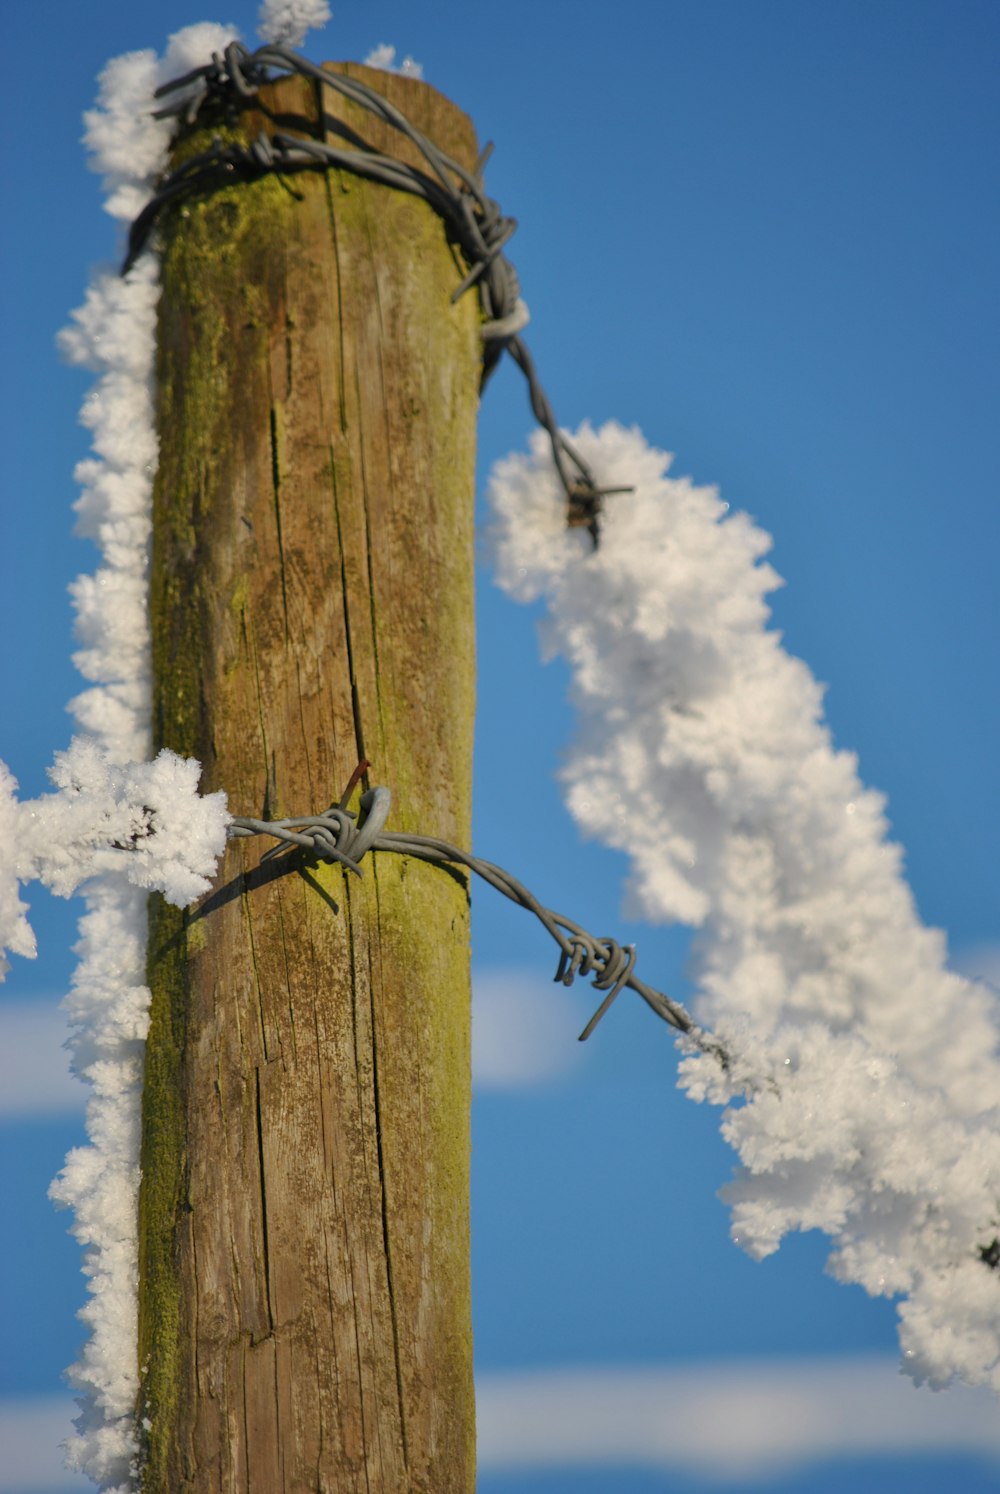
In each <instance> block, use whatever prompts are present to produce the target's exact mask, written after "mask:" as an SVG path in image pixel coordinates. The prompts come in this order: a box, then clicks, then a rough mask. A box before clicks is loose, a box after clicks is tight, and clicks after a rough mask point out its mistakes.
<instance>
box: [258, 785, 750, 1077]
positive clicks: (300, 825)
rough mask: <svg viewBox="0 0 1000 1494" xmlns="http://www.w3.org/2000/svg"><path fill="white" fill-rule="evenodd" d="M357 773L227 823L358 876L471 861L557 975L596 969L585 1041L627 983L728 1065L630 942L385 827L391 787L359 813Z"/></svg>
mask: <svg viewBox="0 0 1000 1494" xmlns="http://www.w3.org/2000/svg"><path fill="white" fill-rule="evenodd" d="M364 766H365V767H366V766H367V764H365V765H364ZM360 776H361V767H360V766H359V770H358V772H357V773H356V774H355V775H354V777H353V778H352V780H351V782H350V783H349V784H348V786H347V788H346V789H345V791H344V794H343V795H342V797H341V799H340V802H339V804H335V805H333V806H331V808H329V809H327V810H324V811H323V812H322V813H320V814H315V815H303V816H300V817H297V818H294V819H284V820H271V821H268V820H258V819H247V818H243V817H240V816H237V817H235V818H234V819H233V820H232V821H231V823H230V827H229V833H230V835H231V836H234V837H244V836H251V835H269V836H272V837H273V838H274V840H275V841H276V842H277V844H276V845H273V846H272V847H271V848H270V849H269V850H268V851H265V853H264V856H263V858H262V859H263V860H264V861H274V860H275V859H277V858H279V857H281V856H288V855H292V854H294V853H295V852H296V851H306V852H308V853H309V854H310V855H312V856H315V857H319V858H322V859H329V860H334V861H338V862H340V863H341V864H342V865H343V866H345V867H346V868H347V870H348V871H351V872H354V873H355V875H356V876H361V875H362V871H361V865H360V863H361V860H362V857H364V856H365V855H366V854H367V853H368V852H369V851H373V852H393V853H395V854H396V855H399V856H415V857H417V858H418V859H419V860H421V861H429V862H431V863H432V864H434V865H437V866H464V867H467V868H468V870H469V871H472V872H475V874H476V876H477V877H481V878H482V880H483V881H484V882H488V883H489V885H490V886H491V887H494V888H496V890H497V892H500V893H502V894H503V895H504V897H506V898H509V899H510V901H511V902H512V903H516V904H517V905H518V907H520V908H526V909H527V910H528V912H529V913H533V914H534V915H535V917H536V918H537V919H538V921H539V923H541V924H542V926H543V927H544V928H545V929H546V931H547V932H548V933H549V934H550V935H551V936H552V938H553V939H554V940H555V942H556V944H557V945H558V946H559V965H558V968H557V970H556V974H555V979H556V980H557V981H560V982H562V984H563V985H567V986H569V985H572V983H573V981H574V979H575V978H576V976H577V975H583V976H586V975H593V977H594V980H593V985H594V987H595V989H596V990H598V991H604V992H605V993H606V994H605V997H604V1000H603V1001H602V1002H601V1004H600V1006H599V1007H598V1008H597V1011H596V1012H595V1013H594V1015H593V1016H592V1017H591V1019H590V1021H589V1022H588V1023H587V1025H586V1026H585V1027H584V1029H583V1031H582V1032H581V1033H580V1041H581V1042H585V1041H586V1039H587V1038H589V1037H590V1034H591V1033H592V1032H593V1030H594V1028H595V1027H596V1026H597V1024H598V1022H600V1020H601V1018H602V1017H603V1016H604V1015H605V1013H606V1012H607V1011H608V1009H609V1007H610V1006H611V1004H612V1002H613V1001H614V1000H615V999H616V997H617V996H618V995H619V994H620V992H622V991H623V990H625V988H626V987H628V989H630V990H632V991H635V992H636V994H637V995H639V996H641V997H642V999H643V1001H645V1003H646V1005H647V1006H648V1007H649V1008H650V1010H651V1011H654V1012H655V1013H656V1015H657V1016H658V1017H660V1018H661V1020H662V1021H664V1022H667V1023H669V1025H670V1026H671V1027H675V1028H676V1029H677V1030H678V1031H679V1032H682V1033H684V1035H685V1036H686V1037H688V1038H689V1039H690V1040H691V1041H692V1042H693V1043H695V1045H696V1046H697V1047H698V1048H700V1049H701V1050H702V1051H703V1052H706V1053H711V1054H713V1055H714V1056H715V1057H716V1058H717V1059H718V1060H719V1062H720V1063H721V1064H722V1065H723V1067H726V1066H727V1064H728V1059H727V1056H726V1054H725V1051H724V1049H723V1048H722V1047H721V1045H720V1044H719V1043H718V1042H716V1041H715V1040H714V1039H713V1038H712V1037H710V1035H709V1034H708V1033H706V1032H704V1031H703V1030H702V1028H700V1027H699V1026H698V1024H697V1023H696V1022H695V1020H694V1018H693V1017H692V1016H691V1014H690V1013H689V1012H688V1011H687V1010H686V1009H685V1008H684V1007H683V1006H682V1005H681V1003H680V1002H679V1001H674V1000H673V999H672V998H671V997H670V996H665V995H664V994H663V992H662V991H657V990H655V989H654V987H652V986H648V985H647V984H646V982H645V981H642V980H639V978H638V977H637V976H636V974H635V962H636V957H635V948H634V947H633V946H632V945H621V944H619V943H618V942H617V940H615V939H611V938H608V937H601V938H595V937H594V935H593V934H590V933H588V932H587V930H586V929H584V928H582V927H581V926H580V924H578V923H574V921H573V920H572V919H571V918H566V917H565V916H564V915H563V914H561V913H554V912H553V911H552V909H551V908H546V907H544V906H543V905H542V904H541V903H540V902H539V901H538V899H537V898H536V897H535V895H534V893H532V892H529V890H528V888H527V887H525V885H524V883H523V882H519V881H518V879H517V878H516V877H514V876H512V875H511V874H510V872H508V871H505V870H504V869H503V867H500V866H497V865H495V863H494V862H492V861H484V860H483V859H482V857H480V856H473V855H472V854H471V852H469V851H463V850H462V849H461V848H460V847H459V846H454V845H450V844H449V843H448V842H447V841H445V840H439V839H438V838H437V837H436V836H433V835H409V834H400V833H398V832H395V831H391V830H386V829H384V826H385V823H386V821H387V819H388V816H389V810H390V808H391V804H392V795H391V793H390V791H389V790H388V789H387V788H384V787H380V786H376V787H373V788H369V789H367V790H366V791H365V793H363V794H362V795H361V800H360V804H359V812H358V814H357V816H355V815H354V814H353V813H352V812H351V811H350V810H349V809H348V808H347V803H348V800H349V798H350V795H351V791H352V789H353V787H354V784H355V783H356V781H357V779H358V778H359V777H360Z"/></svg>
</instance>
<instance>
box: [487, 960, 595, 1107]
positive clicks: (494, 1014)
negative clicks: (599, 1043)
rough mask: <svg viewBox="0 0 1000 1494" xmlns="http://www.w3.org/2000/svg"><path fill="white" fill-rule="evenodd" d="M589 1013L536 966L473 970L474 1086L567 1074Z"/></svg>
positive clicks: (577, 1057)
mask: <svg viewBox="0 0 1000 1494" xmlns="http://www.w3.org/2000/svg"><path fill="white" fill-rule="evenodd" d="M598 1000H599V997H595V1000H594V1002H593V1003H592V1005H593V1006H596V1005H597V1003H598ZM590 1014H591V1008H590V1006H587V1005H586V1003H584V1005H580V1003H579V1002H577V1001H574V1000H573V998H572V997H571V996H570V994H569V992H568V991H567V989H566V987H565V986H562V985H557V984H556V982H555V981H553V980H552V979H551V978H549V979H546V977H545V976H544V975H542V974H540V972H539V971H538V970H521V969H518V968H516V967H506V966H499V967H494V968H489V969H479V970H473V972H472V1082H473V1084H474V1085H475V1086H476V1088H477V1089H519V1088H521V1087H523V1086H530V1085H536V1084H544V1083H545V1082H546V1081H547V1080H551V1079H558V1078H561V1077H562V1076H563V1075H565V1074H568V1073H569V1072H570V1071H571V1070H572V1069H573V1068H575V1067H576V1065H577V1064H579V1063H580V1062H581V1061H582V1059H583V1057H584V1054H583V1051H582V1049H581V1047H580V1044H579V1043H578V1042H577V1038H578V1037H579V1034H580V1031H581V1029H582V1028H583V1026H584V1025H585V1023H586V1021H587V1019H588V1017H589V1016H590Z"/></svg>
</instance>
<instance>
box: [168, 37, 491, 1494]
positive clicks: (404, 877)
mask: <svg viewBox="0 0 1000 1494" xmlns="http://www.w3.org/2000/svg"><path fill="white" fill-rule="evenodd" d="M338 70H340V71H345V72H349V73H351V74H352V75H354V76H357V77H361V78H364V79H365V81H367V82H369V83H370V84H371V85H372V86H373V87H376V88H377V89H379V90H380V91H382V92H383V93H385V94H386V95H388V96H389V97H390V98H391V99H392V101H393V102H394V103H396V104H397V105H398V106H399V107H400V108H401V109H403V110H404V112H405V113H406V114H407V115H409V116H410V118H411V119H412V120H413V122H414V123H415V124H416V125H417V126H418V128H419V129H420V130H422V131H423V132H424V133H425V134H426V135H427V136H429V137H430V138H431V139H433V140H434V141H435V142H436V143H438V144H439V145H440V146H441V147H442V148H443V149H444V150H445V151H447V152H448V153H449V154H450V155H452V156H453V157H455V158H456V159H457V160H459V161H461V162H462V163H463V164H464V165H466V166H468V167H471V166H472V164H473V161H474V159H475V156H476V145H475V139H474V135H473V131H472V127H471V125H470V124H469V122H468V120H467V119H466V118H465V116H464V115H462V114H461V113H459V111H458V110H457V109H456V108H455V107H454V106H453V105H452V104H450V103H449V102H448V101H447V100H446V99H444V98H442V97H441V96H440V95H439V94H437V93H436V92H435V91H434V90H433V89H432V88H430V87H428V86H427V85H425V84H423V83H420V82H417V81H416V80H413V79H409V78H405V77H397V76H391V75H388V74H386V73H376V72H372V71H371V70H369V69H366V68H361V67H355V66H353V65H349V66H346V67H342V68H341V67H339V65H338ZM324 92H325V91H324ZM324 110H325V112H326V113H327V114H335V115H336V116H337V117H338V118H340V119H341V120H343V121H344V122H345V124H346V126H347V128H348V129H349V130H354V131H356V132H357V134H358V135H360V136H361V137H362V139H364V140H366V141H367V142H369V143H370V144H372V145H374V146H376V147H377V148H380V149H384V150H391V151H392V152H393V153H395V154H399V155H403V156H404V157H405V158H406V159H410V160H412V161H414V163H415V164H419V161H418V158H417V157H416V154H415V152H414V153H412V154H410V153H409V150H410V148H409V147H408V146H407V145H406V143H405V142H404V141H403V140H402V138H401V137H400V136H398V135H397V134H395V133H394V132H392V131H390V129H389V127H388V126H385V125H382V124H380V123H379V122H377V121H375V120H374V119H373V118H372V117H371V116H370V115H368V114H366V113H363V112H362V111H361V110H360V109H355V108H354V107H353V106H349V105H348V104H347V103H346V102H345V101H343V100H341V99H340V98H336V99H335V100H334V99H333V96H331V95H330V94H329V93H326V96H325V98H324V99H323V100H322V101H318V100H317V89H316V88H315V87H314V86H313V85H312V84H311V83H309V82H307V81H306V80H304V79H302V78H297V77H296V78H290V79H286V80H283V81H281V82H278V83H275V84H272V85H270V86H269V87H267V88H265V89H263V90H262V91H261V95H260V98H259V101H258V103H257V105H256V106H255V107H254V108H252V109H248V110H247V111H246V112H245V113H244V114H243V115H242V116H241V117H240V119H239V121H238V122H237V123H236V124H235V125H231V124H225V122H223V124H222V127H223V128H225V129H231V130H232V131H233V132H234V133H235V134H236V135H238V137H239V138H242V139H244V140H248V139H251V138H252V137H253V136H255V135H256V133H257V132H258V130H259V129H260V128H261V127H263V128H265V129H266V130H271V129H273V128H274V125H273V122H272V121H273V119H274V118H275V117H278V116H280V117H281V123H282V127H283V128H285V129H286V130H287V129H288V128H289V127H291V128H293V129H294V128H296V127H298V128H299V129H300V130H301V131H302V132H304V133H307V132H309V131H319V130H322V129H323V128H324V126H323V124H322V123H319V122H318V121H322V119H323V113H324ZM325 127H326V128H327V129H330V123H329V121H327V123H326V126H325ZM218 128H220V125H219V124H218V123H217V124H216V125H215V126H213V125H212V124H211V122H209V124H208V128H207V131H206V129H205V128H204V127H202V126H199V130H198V132H197V133H194V134H192V135H189V137H188V138H186V139H185V140H183V141H182V142H181V144H180V145H179V147H178V155H177V159H181V158H183V156H184V155H185V154H186V153H193V152H196V151H198V150H201V149H204V148H205V145H206V142H207V139H210V138H211V135H212V133H213V129H218ZM338 139H339V141H340V143H342V137H338ZM162 232H163V297H162V302H161V306H160V317H159V333H158V336H159V348H158V421H159V435H160V443H161V456H160V468H159V473H158V476H157V479H156V494H155V519H154V548H153V582H152V622H153V637H154V670H155V686H154V697H155V699H154V739H155V746H156V747H157V748H159V747H161V746H168V747H171V748H173V749H175V750H176V751H178V752H181V753H185V754H189V755H192V756H195V757H197V758H199V759H200V760H201V762H202V763H203V765H204V774H203V788H204V789H205V790H213V789H216V788H224V789H225V790H226V791H227V793H228V796H229V805H230V808H231V810H232V811H233V813H237V814H249V815H257V816H263V817H269V818H276V817H279V816H285V815H290V814H303V813H307V812H309V811H310V810H318V809H322V808H325V807H326V806H327V805H329V804H330V803H331V802H333V801H335V800H336V799H338V798H339V796H340V793H341V790H342V788H343V786H344V784H345V783H346V782H347V780H348V779H349V777H350V775H351V772H352V770H353V769H354V767H355V765H356V764H357V762H358V759H359V758H361V757H367V758H369V759H371V761H372V763H373V765H374V768H373V781H377V782H379V783H382V784H385V785H387V786H389V787H390V788H391V789H392V792H393V798H394V808H393V812H392V817H391V821H390V824H391V827H392V828H397V829H409V830H414V831H419V832H422V833H425V834H436V835H441V836H444V837H446V838H448V839H450V840H453V841H456V842H458V843H460V844H466V845H467V844H469V840H470V823H469V822H470V779H471V744H472V719H473V697H474V674H473V671H474V658H473V594H472V593H473V565H472V562H473V550H472V545H473V536H472V524H473V520H472V496H473V456H474V421H475V413H476V406H477V399H478V385H479V371H480V343H479V336H478V324H479V308H478V304H477V301H476V298H475V295H474V293H473V294H470V295H467V296H464V297H463V298H462V299H461V300H460V301H459V302H458V303H457V304H455V305H452V303H451V299H450V297H451V293H452V291H453V290H454V289H455V287H456V286H457V284H458V283H459V280H460V279H461V276H462V274H464V270H465V267H464V266H463V265H462V264H461V261H460V259H459V256H458V255H457V253H456V252H455V251H454V249H453V248H452V247H451V246H450V245H449V243H448V240H447V235H446V231H445V227H444V225H443V223H442V221H441V220H440V218H438V217H437V216H436V215H435V213H434V212H433V211H432V209H431V208H430V207H429V206H428V205H427V204H426V203H425V202H423V201H421V200H418V199H417V198H415V197H412V196H409V195H407V194H405V193H403V192H399V191H393V190H392V189H389V188H387V187H383V186H379V185H375V184H372V183H369V182H366V181H364V180H362V179H361V178H360V177H358V176H355V175H352V174H350V173H346V172H338V171H329V172H322V171H315V172H312V171H307V172H301V173H299V174H297V175H295V176H294V177H293V178H291V179H289V180H288V181H284V180H282V179H280V178H278V177H277V176H275V175H270V176H266V177H263V178H262V179H260V180H258V181H256V182H254V183H252V184H246V183H234V185H233V186H231V187H226V188H224V189H222V190H219V191H216V192H213V193H210V194H206V195H204V196H201V197H197V198H194V199H189V200H187V201H186V202H185V203H184V204H183V206H178V207H175V208H174V209H173V210H172V211H171V212H170V213H169V214H168V215H167V216H166V218H165V220H164V224H163V230H162ZM262 849H263V846H262V845H261V843H260V842H257V841H241V842H234V843H231V845H230V847H229V849H228V852H227V855H226V859H225V865H224V868H223V870H222V872H221V875H220V879H219V882H218V887H217V890H216V891H215V892H214V893H213V894H210V895H209V896H208V897H207V898H206V899H205V900H204V901H203V903H202V904H201V905H199V906H196V907H194V908H191V909H188V910H187V911H186V912H185V913H179V912H177V911H176V910H174V909H172V908H168V907H167V906H166V905H165V904H164V903H163V902H162V901H161V900H159V899H154V900H153V902H152V906H151V914H150V925H151V928H150V962H149V974H150V983H151V986H152V989H153V1008H152V1026H151V1031H150V1035H149V1043H148V1053H147V1067H146V1087H145V1097H144V1109H143V1136H142V1188H141V1200H140V1254H141V1288H140V1295H141V1303H140V1370H141V1375H142V1391H141V1400H140V1406H139V1417H140V1424H141V1425H142V1427H143V1428H144V1431H143V1441H144V1457H145V1471H144V1481H143V1488H144V1490H146V1491H147V1494H153V1491H155V1494H177V1491H178V1490H182V1489H184V1490H198V1491H209V1490H213V1491H214V1490H236V1489H239V1490H241V1491H242V1490H249V1491H252V1494H276V1491H305V1490H310V1491H311V1490H330V1491H333V1490H336V1491H337V1494H348V1491H354V1490H366V1491H371V1494H375V1491H389V1490H392V1491H397V1490H414V1491H416V1490H425V1491H433V1494H443V1491H452V1490H454V1491H458V1490H461V1491H467V1490H470V1489H471V1488H472V1487H473V1484H474V1428H473V1390H472V1350H471V1328H470V1307H469V1257H468V1162H469V985H468V895H467V889H466V886H465V884H464V882H463V880H462V878H461V877H459V876H456V875H449V874H448V873H446V872H444V871H442V870H440V869H435V868H434V867H431V866H428V865H426V864H424V863H420V862H413V861H409V860H407V859H405V858H403V857H397V856H392V857H388V856H386V857H382V858H381V859H379V858H376V857H369V858H368V859H367V860H366V862H365V863H364V878H363V880H361V881H359V880H358V879H357V878H356V877H353V876H352V875H351V874H349V873H346V872H345V870H344V869H343V868H341V867H339V866H337V865H333V864H322V865H317V864H308V863H303V862H301V861H300V862H299V863H298V870H293V871H291V872H289V871H285V872H284V873H283V874H282V875H278V876H276V875H274V874H273V871H271V870H269V867H271V866H273V863H265V865H264V866H263V867H260V868H258V863H259V858H260V855H261V851H262Z"/></svg>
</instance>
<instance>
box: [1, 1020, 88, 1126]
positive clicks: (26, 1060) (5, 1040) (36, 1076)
mask: <svg viewBox="0 0 1000 1494" xmlns="http://www.w3.org/2000/svg"><path fill="white" fill-rule="evenodd" d="M68 1036H69V1024H68V1023H67V1020H66V1014H65V1012H62V1011H60V1010H59V1009H58V1008H57V1007H53V1006H51V1005H49V1004H47V1003H45V1004H43V1003H42V1002H41V1001H4V1002H3V1003H0V1119H2V1120H13V1119H14V1118H15V1117H27V1118H31V1119H37V1118H38V1117H39V1116H42V1115H55V1114H63V1113H65V1112H66V1111H73V1110H79V1111H82V1110H83V1108H84V1104H85V1102H86V1098H87V1087H86V1085H84V1084H81V1082H80V1080H79V1079H75V1078H74V1077H73V1075H72V1074H71V1073H70V1071H69V1054H68V1053H67V1052H66V1050H65V1048H64V1047H63V1044H64V1043H65V1041H66V1039H67V1037H68Z"/></svg>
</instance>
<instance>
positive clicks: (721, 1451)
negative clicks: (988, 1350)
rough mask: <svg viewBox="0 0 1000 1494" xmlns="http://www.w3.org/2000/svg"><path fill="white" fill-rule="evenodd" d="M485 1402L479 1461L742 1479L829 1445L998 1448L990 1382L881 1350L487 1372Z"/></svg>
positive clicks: (995, 1453)
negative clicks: (933, 1371) (957, 1381)
mask: <svg viewBox="0 0 1000 1494" xmlns="http://www.w3.org/2000/svg"><path fill="white" fill-rule="evenodd" d="M476 1405H477V1420H478V1438H479V1466H480V1468H481V1469H484V1470H485V1469H512V1468H546V1467H547V1468H570V1467H575V1468H595V1467H601V1466H608V1467H611V1466H617V1467H620V1468H625V1467H632V1468H637V1467H642V1468H657V1469H673V1470H683V1471H685V1472H688V1473H696V1474H699V1475H701V1476H702V1477H704V1478H706V1479H712V1480H715V1481H717V1482H718V1483H722V1484H729V1485H731V1486H736V1487H739V1488H744V1487H746V1485H747V1483H748V1481H750V1480H753V1479H761V1478H765V1477H768V1476H770V1475H773V1474H774V1473H776V1472H787V1471H789V1470H790V1469H793V1468H796V1467H802V1466H804V1465H806V1464H809V1463H811V1462H815V1461H819V1460H821V1459H827V1458H834V1457H866V1456H873V1455H879V1456H884V1455H887V1454H888V1455H891V1454H893V1453H898V1454H905V1455H907V1456H912V1455H913V1454H914V1453H939V1454H945V1455H952V1456H954V1455H956V1454H968V1455H972V1456H976V1455H979V1456H988V1457H994V1458H1000V1422H998V1419H997V1414H996V1402H995V1400H994V1398H993V1396H992V1395H991V1393H990V1392H989V1390H987V1389H985V1388H979V1389H974V1390H973V1389H969V1388H968V1387H965V1386H961V1387H955V1388H954V1389H952V1390H948V1391H945V1392H936V1391H932V1390H927V1389H923V1390H920V1389H917V1388H916V1387H915V1386H914V1385H913V1384H912V1382H911V1381H909V1380H908V1379H906V1378H905V1377H904V1376H902V1375H901V1374H900V1372H899V1369H898V1366H897V1363H896V1361H895V1359H894V1358H893V1359H890V1358H884V1357H881V1356H879V1357H868V1356H851V1357H844V1358H838V1359H833V1358H822V1359H803V1360H790V1359H777V1360H774V1359H772V1360H746V1361H733V1360H727V1361H724V1362H722V1363H706V1364H694V1365H692V1364H685V1365H673V1366H670V1367H669V1368H664V1367H657V1366H644V1367H641V1368H636V1367H627V1366H623V1367H621V1368H617V1369H615V1368H610V1367H601V1368H594V1369H564V1370H531V1371H511V1372H507V1373H503V1374H496V1373H494V1374H481V1375H479V1376H478V1378H477V1381H476Z"/></svg>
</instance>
